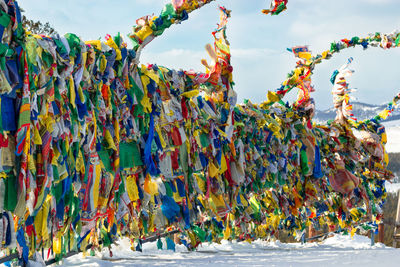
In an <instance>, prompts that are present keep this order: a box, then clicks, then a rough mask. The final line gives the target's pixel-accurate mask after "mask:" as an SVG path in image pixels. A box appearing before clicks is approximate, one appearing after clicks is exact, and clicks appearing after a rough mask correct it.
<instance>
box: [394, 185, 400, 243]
mask: <svg viewBox="0 0 400 267" xmlns="http://www.w3.org/2000/svg"><path fill="white" fill-rule="evenodd" d="M397 196H398V200H397V213H396V221H395V225H394V232H393V247H395V248H396V247H397V237H398V235H397V226H398V225H399V223H400V190H398V191H397Z"/></svg>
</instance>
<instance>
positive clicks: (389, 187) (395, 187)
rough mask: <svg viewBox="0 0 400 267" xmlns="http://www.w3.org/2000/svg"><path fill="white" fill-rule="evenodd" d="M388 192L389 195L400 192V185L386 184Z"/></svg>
mask: <svg viewBox="0 0 400 267" xmlns="http://www.w3.org/2000/svg"><path fill="white" fill-rule="evenodd" d="M385 187H386V191H387V192H389V193H397V192H398V191H399V190H400V183H390V182H388V181H386V182H385Z"/></svg>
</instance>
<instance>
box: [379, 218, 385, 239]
mask: <svg viewBox="0 0 400 267" xmlns="http://www.w3.org/2000/svg"><path fill="white" fill-rule="evenodd" d="M378 242H379V243H385V224H384V223H383V222H382V223H380V224H379V225H378Z"/></svg>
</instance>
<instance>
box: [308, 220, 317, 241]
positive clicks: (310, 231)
mask: <svg viewBox="0 0 400 267" xmlns="http://www.w3.org/2000/svg"><path fill="white" fill-rule="evenodd" d="M316 233H317V232H316V231H315V228H314V225H313V224H312V223H310V225H309V226H308V238H312V237H314V236H315V235H316Z"/></svg>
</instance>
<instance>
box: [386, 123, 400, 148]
mask: <svg viewBox="0 0 400 267" xmlns="http://www.w3.org/2000/svg"><path fill="white" fill-rule="evenodd" d="M383 125H384V126H385V128H386V134H387V139H388V142H387V144H386V151H387V152H389V153H395V152H400V138H399V137H400V120H394V121H388V122H384V123H383Z"/></svg>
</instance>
